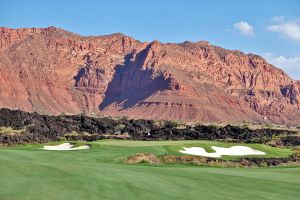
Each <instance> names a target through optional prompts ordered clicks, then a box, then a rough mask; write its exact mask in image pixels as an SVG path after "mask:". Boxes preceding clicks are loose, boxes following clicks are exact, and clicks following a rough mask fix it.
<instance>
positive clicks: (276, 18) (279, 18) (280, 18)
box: [271, 16, 285, 23]
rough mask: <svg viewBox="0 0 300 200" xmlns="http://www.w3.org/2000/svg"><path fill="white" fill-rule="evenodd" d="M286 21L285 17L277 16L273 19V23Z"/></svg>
mask: <svg viewBox="0 0 300 200" xmlns="http://www.w3.org/2000/svg"><path fill="white" fill-rule="evenodd" d="M284 19H285V17H284V16H275V17H272V18H271V20H272V21H273V22H279V23H280V22H283V21H284Z"/></svg>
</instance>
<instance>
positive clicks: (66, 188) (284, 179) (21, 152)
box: [0, 140, 300, 200]
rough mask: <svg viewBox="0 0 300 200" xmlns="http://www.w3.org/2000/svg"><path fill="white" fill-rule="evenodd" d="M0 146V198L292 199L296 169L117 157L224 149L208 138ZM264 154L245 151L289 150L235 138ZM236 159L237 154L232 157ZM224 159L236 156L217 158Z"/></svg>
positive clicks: (298, 185)
mask: <svg viewBox="0 0 300 200" xmlns="http://www.w3.org/2000/svg"><path fill="white" fill-rule="evenodd" d="M62 143H63V142H51V143H47V144H28V145H20V146H15V147H0V177H1V178H0V184H1V187H0V199H1V200H41V199H44V200H48V199H53V200H54V199H55V200H61V199H67V200H68V199H70V200H71V199H72V200H76V199H149V200H150V199H151V200H153V199H178V200H179V199H180V200H182V199H191V200H195V199H214V200H217V199H223V200H224V199H228V200H229V199H230V200H234V199H239V200H240V199H255V200H257V199H270V200H271V199H272V200H274V199H289V200H293V199H299V196H300V167H260V168H224V167H208V166H199V165H190V164H182V163H178V164H176V163H173V164H166V163H160V164H157V165H153V164H149V163H147V162H141V163H138V164H128V163H126V162H124V161H125V160H126V158H128V157H129V156H132V155H135V154H137V153H148V154H153V155H156V156H163V155H174V156H182V155H184V154H182V153H180V152H179V151H180V150H182V149H183V148H184V147H202V148H204V149H205V150H206V151H207V152H212V151H213V150H212V149H211V146H218V147H231V146H233V145H237V144H232V143H223V142H214V141H201V140H194V141H129V140H98V141H93V142H76V144H74V145H75V146H80V145H89V147H90V148H89V149H82V150H76V151H75V150H74V151H48V150H44V149H43V147H44V145H49V146H51V145H58V144H62ZM238 145H243V146H247V147H251V148H253V149H255V150H259V151H262V152H265V155H256V156H255V155H250V156H247V157H262V158H269V157H276V158H284V157H288V156H290V155H292V154H293V151H292V150H291V149H289V148H277V147H271V146H268V145H264V144H238ZM239 157H243V156H239ZM222 159H223V160H234V159H237V158H236V157H235V156H224V157H222Z"/></svg>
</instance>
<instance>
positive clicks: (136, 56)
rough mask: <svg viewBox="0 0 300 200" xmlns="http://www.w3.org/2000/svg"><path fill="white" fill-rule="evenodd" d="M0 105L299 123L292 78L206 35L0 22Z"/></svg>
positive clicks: (298, 97) (298, 89)
mask: <svg viewBox="0 0 300 200" xmlns="http://www.w3.org/2000/svg"><path fill="white" fill-rule="evenodd" d="M0 106H1V107H8V108H19V109H22V110H26V111H37V112H40V113H47V114H59V113H61V112H67V113H81V112H86V113H102V114H107V115H127V116H130V117H135V118H154V119H175V120H185V121H202V122H215V121H223V122H242V121H251V122H274V123H283V124H298V125H299V124H300V82H299V81H295V80H292V79H291V78H290V77H288V76H287V75H286V74H285V73H284V72H283V71H282V70H279V69H277V68H276V67H274V66H272V65H270V64H268V63H267V62H266V61H265V60H264V59H263V58H261V57H260V56H257V55H253V54H244V53H242V52H239V51H230V50H225V49H222V48H220V47H215V46H212V45H210V44H209V43H208V42H197V43H191V42H184V43H180V44H173V43H160V42H158V41H153V42H151V43H141V42H139V41H137V40H134V39H132V38H130V37H128V36H125V35H122V34H112V35H106V36H97V37H82V36H79V35H76V34H73V33H70V32H67V31H64V30H62V29H58V28H55V27H49V28H32V29H9V28H0Z"/></svg>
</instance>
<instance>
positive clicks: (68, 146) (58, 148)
mask: <svg viewBox="0 0 300 200" xmlns="http://www.w3.org/2000/svg"><path fill="white" fill-rule="evenodd" d="M73 146H74V145H72V144H70V143H63V144H60V145H56V146H44V148H42V149H44V150H53V151H70V150H83V149H89V148H90V147H89V146H88V145H82V146H79V147H73Z"/></svg>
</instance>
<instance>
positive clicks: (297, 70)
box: [263, 52, 300, 80]
mask: <svg viewBox="0 0 300 200" xmlns="http://www.w3.org/2000/svg"><path fill="white" fill-rule="evenodd" d="M263 57H264V58H265V59H266V60H267V61H268V62H269V63H271V64H273V65H274V66H276V67H278V68H280V69H282V70H284V71H285V72H286V73H287V74H288V75H289V76H290V77H292V78H294V79H297V80H300V56H296V57H285V56H275V55H273V54H272V53H270V52H267V53H265V54H263Z"/></svg>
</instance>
